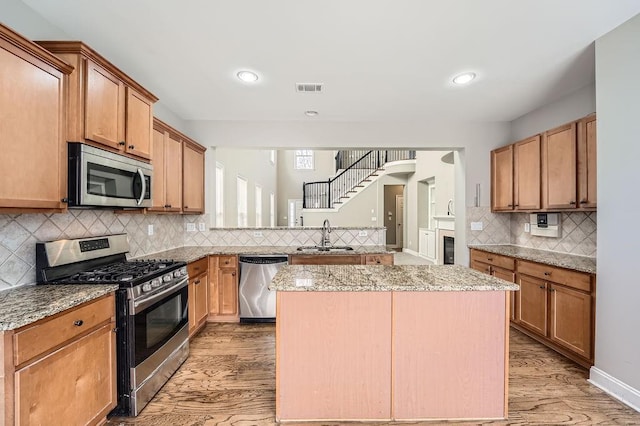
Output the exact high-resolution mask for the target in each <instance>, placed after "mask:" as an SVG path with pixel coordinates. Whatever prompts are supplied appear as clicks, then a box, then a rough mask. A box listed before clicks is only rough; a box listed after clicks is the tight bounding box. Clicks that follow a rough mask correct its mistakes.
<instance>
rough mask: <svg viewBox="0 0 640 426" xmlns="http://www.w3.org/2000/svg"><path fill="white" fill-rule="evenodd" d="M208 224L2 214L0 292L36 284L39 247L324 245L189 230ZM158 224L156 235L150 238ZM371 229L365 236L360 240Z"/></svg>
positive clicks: (90, 214) (271, 233) (311, 232)
mask: <svg viewBox="0 0 640 426" xmlns="http://www.w3.org/2000/svg"><path fill="white" fill-rule="evenodd" d="M189 223H193V224H195V225H196V229H198V226H197V225H198V224H201V223H203V224H208V223H209V221H208V217H207V216H206V215H204V216H181V215H160V214H134V213H132V214H129V213H119V214H116V213H114V212H113V211H111V210H84V209H83V210H69V211H68V212H67V213H52V214H43V213H35V214H0V290H3V289H7V288H10V287H15V286H20V285H24V284H33V283H35V280H36V272H35V264H36V259H35V243H36V242H37V241H51V240H58V239H63V238H82V237H91V236H99V235H106V234H118V233H126V234H128V235H129V246H130V252H129V256H130V257H138V256H142V255H146V254H153V253H156V252H159V251H163V250H168V249H171V248H176V247H182V246H185V245H187V246H209V245H212V246H221V245H222V246H290V245H293V246H301V245H316V244H319V243H320V235H321V234H320V230H319V229H317V228H315V229H309V228H306V229H305V228H303V229H288V228H272V229H270V228H260V229H206V230H205V231H193V232H192V231H187V224H189ZM149 225H153V235H149V232H148V231H149ZM360 231H366V234H367V235H366V236H360ZM385 235H386V231H385V230H384V229H381V228H362V229H353V228H349V229H340V228H334V229H333V230H332V232H331V234H330V238H331V243H332V244H334V245H384V241H385Z"/></svg>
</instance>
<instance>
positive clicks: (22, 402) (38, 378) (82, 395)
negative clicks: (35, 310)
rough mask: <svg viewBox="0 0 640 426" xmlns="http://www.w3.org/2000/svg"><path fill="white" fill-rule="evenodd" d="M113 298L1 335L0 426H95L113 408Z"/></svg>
mask: <svg viewBox="0 0 640 426" xmlns="http://www.w3.org/2000/svg"><path fill="white" fill-rule="evenodd" d="M114 328H115V303H114V295H113V294H111V295H108V296H105V297H103V298H100V299H97V300H94V301H91V302H88V303H85V304H83V305H80V306H78V307H76V308H73V309H69V310H67V311H64V312H62V313H60V314H58V315H55V316H53V317H51V318H45V319H43V320H40V321H37V322H35V323H33V324H30V325H27V326H25V327H22V328H20V329H17V330H13V331H6V332H4V333H3V339H2V344H1V347H0V353H2V352H3V353H4V355H5V356H4V359H5V360H6V361H8V362H7V363H5V365H4V371H3V374H0V383H3V387H2V391H3V392H4V403H5V406H4V413H3V418H2V421H3V424H7V425H9V424H19V425H22V424H33V425H40V424H52V423H55V424H61V425H95V424H100V423H103V422H104V421H105V418H106V415H107V414H108V413H109V412H110V411H111V410H112V409H113V408H114V407H115V406H116V397H117V389H116V342H115V333H114Z"/></svg>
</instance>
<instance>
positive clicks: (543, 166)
mask: <svg viewBox="0 0 640 426" xmlns="http://www.w3.org/2000/svg"><path fill="white" fill-rule="evenodd" d="M596 207H597V192H596V115H595V114H591V115H589V116H587V117H584V118H582V119H580V120H578V121H574V122H571V123H568V124H565V125H563V126H560V127H557V128H555V129H551V130H547V131H546V132H544V133H543V134H542V136H540V135H536V136H533V137H531V138H527V139H525V140H522V141H520V142H516V143H514V144H511V145H507V146H505V147H502V148H498V149H495V150H493V151H491V210H492V211H494V212H505V211H506V212H513V211H557V210H576V209H579V210H582V211H589V210H595V209H596Z"/></svg>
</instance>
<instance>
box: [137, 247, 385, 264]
mask: <svg viewBox="0 0 640 426" xmlns="http://www.w3.org/2000/svg"><path fill="white" fill-rule="evenodd" d="M352 247H353V250H349V251H330V252H329V251H317V252H316V251H314V252H310V251H298V250H297V246H201V247H199V246H191V247H190V246H187V247H179V248H175V249H171V250H165V251H161V252H158V253H153V254H149V255H146V256H142V257H139V258H136V259H171V260H176V261H183V262H187V263H190V262H195V261H196V260H198V259H202V258H203V257H206V256H209V255H234V254H235V255H265V254H266V255H289V254H305V255H318V256H323V255H329V254H330V255H342V254H344V255H350V254H385V253H393V252H389V251H387V249H386V248H385V247H384V246H352Z"/></svg>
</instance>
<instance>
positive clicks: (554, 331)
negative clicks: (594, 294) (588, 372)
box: [549, 285, 592, 359]
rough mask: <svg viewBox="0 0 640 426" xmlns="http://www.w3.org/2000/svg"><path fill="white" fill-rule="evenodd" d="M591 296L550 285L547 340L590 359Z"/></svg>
mask: <svg viewBox="0 0 640 426" xmlns="http://www.w3.org/2000/svg"><path fill="white" fill-rule="evenodd" d="M591 322H592V321H591V295H590V294H588V293H583V292H581V291H576V290H573V289H570V288H566V287H563V286H559V285H551V324H550V329H549V338H550V339H551V340H552V341H554V342H555V343H557V344H559V345H562V346H564V347H565V348H567V349H570V350H571V351H573V352H575V353H577V354H578V355H580V356H582V357H584V358H587V359H590V358H591Z"/></svg>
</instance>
